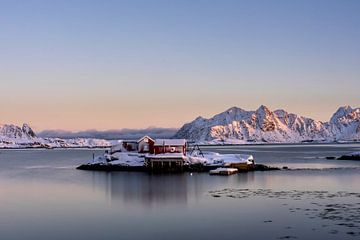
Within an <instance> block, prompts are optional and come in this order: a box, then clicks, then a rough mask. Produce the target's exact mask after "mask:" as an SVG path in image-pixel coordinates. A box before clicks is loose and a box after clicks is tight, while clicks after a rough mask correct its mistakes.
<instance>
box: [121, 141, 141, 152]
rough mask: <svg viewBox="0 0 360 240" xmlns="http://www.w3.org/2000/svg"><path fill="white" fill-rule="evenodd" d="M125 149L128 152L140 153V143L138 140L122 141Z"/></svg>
mask: <svg viewBox="0 0 360 240" xmlns="http://www.w3.org/2000/svg"><path fill="white" fill-rule="evenodd" d="M122 144H123V147H124V148H125V149H126V151H128V152H137V151H138V146H139V144H138V141H137V140H123V141H122Z"/></svg>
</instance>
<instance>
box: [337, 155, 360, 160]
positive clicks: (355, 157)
mask: <svg viewBox="0 0 360 240" xmlns="http://www.w3.org/2000/svg"><path fill="white" fill-rule="evenodd" d="M337 159H338V160H360V155H342V156H341V157H338V158H337Z"/></svg>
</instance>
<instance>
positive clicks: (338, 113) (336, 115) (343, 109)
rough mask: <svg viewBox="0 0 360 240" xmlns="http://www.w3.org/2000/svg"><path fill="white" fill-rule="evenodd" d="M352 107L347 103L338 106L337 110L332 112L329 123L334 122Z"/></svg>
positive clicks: (346, 113)
mask: <svg viewBox="0 0 360 240" xmlns="http://www.w3.org/2000/svg"><path fill="white" fill-rule="evenodd" d="M353 110H354V109H352V108H351V107H350V106H349V105H347V106H342V107H339V108H338V110H337V111H336V112H335V113H334V115H333V116H332V117H331V119H330V123H336V122H337V121H338V120H339V119H340V118H342V117H344V116H346V115H348V114H349V113H351V112H352V111H353Z"/></svg>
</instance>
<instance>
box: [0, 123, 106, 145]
mask: <svg viewBox="0 0 360 240" xmlns="http://www.w3.org/2000/svg"><path fill="white" fill-rule="evenodd" d="M110 145H111V142H110V141H107V140H102V139H93V138H73V139H61V138H41V137H37V136H36V134H35V132H34V131H33V130H32V129H31V128H30V126H29V125H28V124H23V126H22V127H19V126H16V125H12V124H11V125H9V124H3V125H0V148H76V147H88V148H92V147H108V146H110Z"/></svg>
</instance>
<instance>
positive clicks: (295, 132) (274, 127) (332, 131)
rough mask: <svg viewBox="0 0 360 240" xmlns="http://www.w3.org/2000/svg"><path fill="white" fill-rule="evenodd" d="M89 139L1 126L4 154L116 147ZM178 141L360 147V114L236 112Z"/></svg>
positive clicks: (200, 124) (163, 132) (188, 127)
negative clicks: (324, 116) (320, 116)
mask: <svg viewBox="0 0 360 240" xmlns="http://www.w3.org/2000/svg"><path fill="white" fill-rule="evenodd" d="M175 132H176V130H175V129H162V128H155V129H151V128H149V129H142V130H129V129H126V130H119V131H116V132H111V133H112V134H116V135H117V136H120V135H121V136H122V137H124V136H126V137H127V138H130V137H131V136H133V135H134V138H135V137H136V138H139V137H140V135H141V136H142V135H145V134H149V133H150V135H151V133H156V134H157V135H159V136H162V137H163V136H167V135H168V134H174V133H175ZM90 133H91V131H89V132H82V134H83V135H84V136H86V137H82V138H79V137H76V133H74V134H70V133H68V132H65V133H63V134H64V136H71V137H72V138H70V139H68V138H58V137H46V134H48V135H51V134H58V133H57V132H56V131H55V132H51V131H48V132H46V134H45V133H44V132H43V133H42V137H39V136H37V135H36V134H35V132H34V131H33V130H32V129H31V128H30V126H29V125H28V124H23V126H22V127H19V126H16V125H9V124H3V125H0V148H74V147H88V148H93V147H108V146H110V145H111V142H112V141H110V140H104V139H99V138H93V137H92V135H91V134H90ZM95 133H96V135H95V136H96V137H99V136H102V135H101V132H95ZM105 133H107V132H104V134H105ZM108 133H110V132H108ZM86 134H88V135H86ZM103 136H106V134H105V135H103ZM112 136H113V135H112ZM173 138H185V139H188V140H190V141H194V142H197V143H204V144H246V143H300V142H338V141H360V108H354V109H353V108H351V107H350V106H345V107H340V108H339V109H338V110H337V111H336V112H335V113H334V114H333V116H332V117H331V119H330V121H329V122H321V121H316V120H314V119H311V118H307V117H302V116H299V115H296V114H293V113H288V112H286V111H285V110H282V109H280V110H275V111H271V110H270V109H269V108H267V107H266V106H263V105H262V106H260V107H259V108H258V109H257V110H256V111H246V110H243V109H241V108H238V107H232V108H230V109H228V110H226V111H225V112H222V113H220V114H217V115H215V116H213V117H212V118H210V119H206V118H203V117H198V118H196V119H195V120H194V121H192V122H190V123H187V124H185V125H184V126H183V127H181V128H180V129H179V130H178V131H177V132H176V134H175V136H173Z"/></svg>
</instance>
